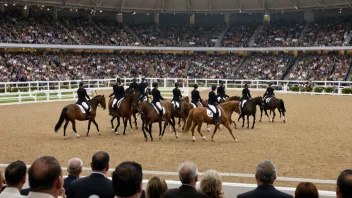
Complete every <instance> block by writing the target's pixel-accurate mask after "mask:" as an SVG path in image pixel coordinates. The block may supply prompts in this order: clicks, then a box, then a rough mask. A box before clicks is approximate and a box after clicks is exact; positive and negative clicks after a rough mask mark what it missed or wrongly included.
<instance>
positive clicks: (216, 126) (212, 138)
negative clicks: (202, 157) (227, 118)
mask: <svg viewBox="0 0 352 198" xmlns="http://www.w3.org/2000/svg"><path fill="white" fill-rule="evenodd" d="M218 127H219V125H215V128H214V131H213V134H212V135H211V141H212V142H214V135H215V133H216V131H217V130H218Z"/></svg>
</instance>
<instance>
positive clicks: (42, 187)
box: [28, 156, 65, 198]
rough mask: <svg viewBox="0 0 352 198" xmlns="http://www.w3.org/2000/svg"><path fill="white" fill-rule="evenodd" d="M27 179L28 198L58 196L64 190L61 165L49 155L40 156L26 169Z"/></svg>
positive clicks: (51, 197) (56, 197) (55, 197)
mask: <svg viewBox="0 0 352 198" xmlns="http://www.w3.org/2000/svg"><path fill="white" fill-rule="evenodd" d="M28 181H29V187H30V192H29V194H28V198H39V197H40V198H53V197H54V198H58V197H59V195H62V194H64V192H65V189H64V188H63V184H64V179H63V176H62V170H61V166H60V164H59V162H58V161H57V160H56V159H55V158H54V157H51V156H42V157H40V158H38V159H37V160H35V161H34V162H33V164H32V165H31V167H30V168H29V169H28Z"/></svg>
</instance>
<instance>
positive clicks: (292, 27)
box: [255, 20, 304, 47]
mask: <svg viewBox="0 0 352 198" xmlns="http://www.w3.org/2000/svg"><path fill="white" fill-rule="evenodd" d="M303 28H304V24H303V23H300V22H296V21H291V20H279V21H271V22H270V23H266V24H265V25H264V27H263V29H262V30H261V32H260V34H259V35H258V37H257V38H256V40H255V47H293V46H295V45H296V43H297V41H298V38H299V36H300V35H301V33H302V30H303Z"/></svg>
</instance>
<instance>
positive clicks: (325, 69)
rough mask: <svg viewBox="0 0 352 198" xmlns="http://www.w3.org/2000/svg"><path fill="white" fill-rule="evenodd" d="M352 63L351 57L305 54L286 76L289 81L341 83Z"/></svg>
mask: <svg viewBox="0 0 352 198" xmlns="http://www.w3.org/2000/svg"><path fill="white" fill-rule="evenodd" d="M351 63H352V57H351V56H348V55H347V56H343V55H338V54H336V53H330V54H306V55H303V56H301V57H300V58H299V59H298V60H297V61H296V64H295V65H294V66H293V67H292V69H291V70H290V72H289V73H288V74H287V77H286V78H287V79H289V80H334V81H341V80H344V78H345V77H346V75H347V71H348V68H349V67H350V65H351Z"/></svg>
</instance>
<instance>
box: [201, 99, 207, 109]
mask: <svg viewBox="0 0 352 198" xmlns="http://www.w3.org/2000/svg"><path fill="white" fill-rule="evenodd" d="M200 102H201V103H202V105H203V107H205V106H207V104H208V99H202V100H200Z"/></svg>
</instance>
